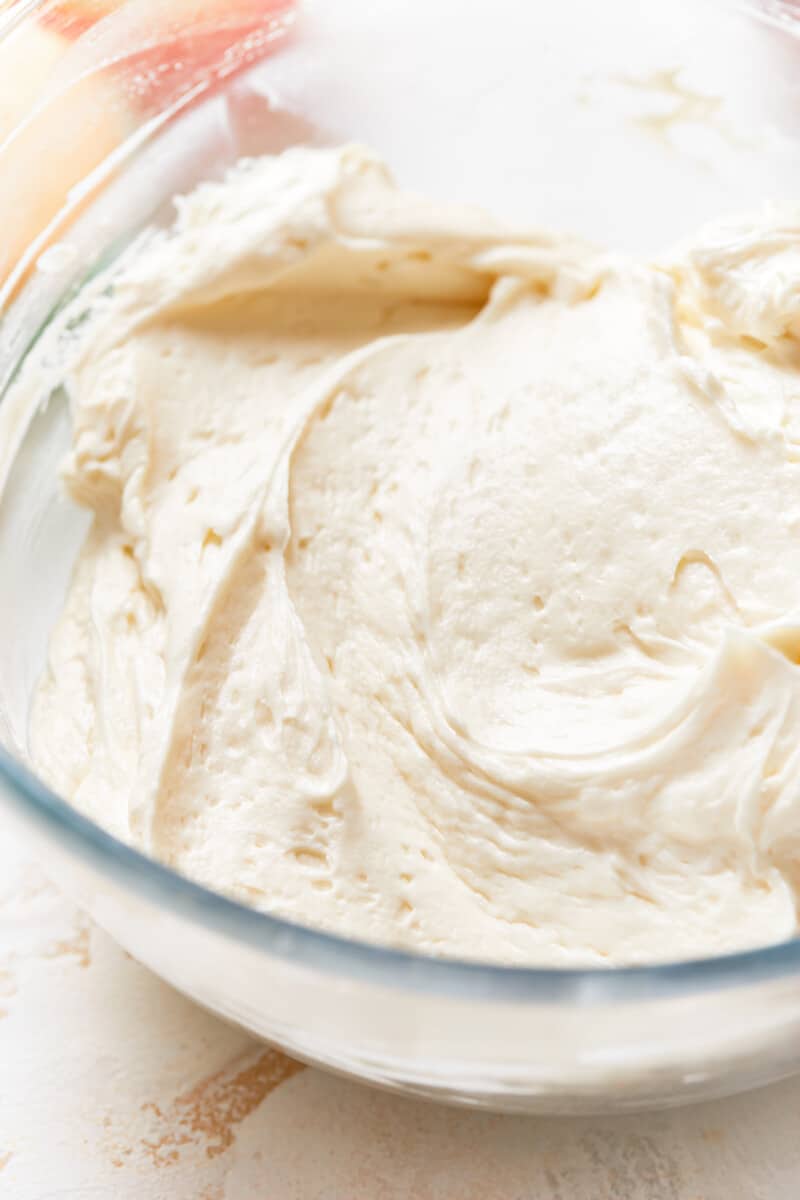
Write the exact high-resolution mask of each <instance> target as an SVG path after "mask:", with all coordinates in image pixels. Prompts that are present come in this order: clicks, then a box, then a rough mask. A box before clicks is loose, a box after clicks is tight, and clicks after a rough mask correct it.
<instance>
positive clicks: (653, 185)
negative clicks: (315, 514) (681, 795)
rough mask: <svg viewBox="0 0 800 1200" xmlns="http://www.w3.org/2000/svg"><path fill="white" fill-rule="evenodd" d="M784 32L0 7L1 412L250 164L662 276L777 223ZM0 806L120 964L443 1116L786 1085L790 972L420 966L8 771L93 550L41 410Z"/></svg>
mask: <svg viewBox="0 0 800 1200" xmlns="http://www.w3.org/2000/svg"><path fill="white" fill-rule="evenodd" d="M792 8H793V6H792V5H791V4H780V3H772V4H765V5H762V6H757V5H755V4H754V5H748V6H743V5H737V4H734V3H723V2H722V0H720V2H714V0H671V2H670V3H669V4H663V5H642V4H641V3H640V2H639V0H610V2H609V3H604V4H602V5H599V4H597V3H595V0H560V3H559V4H557V5H550V4H548V5H544V4H532V5H521V4H519V3H518V0H494V2H493V3H492V4H491V5H485V6H483V5H477V4H475V5H465V4H463V2H462V0H437V3H436V4H435V5H430V4H425V3H423V2H422V0H416V2H411V0H403V2H399V0H376V2H374V3H373V4H370V5H364V4H362V3H360V2H359V0H337V3H336V4H330V3H327V4H326V3H325V0H317V2H316V3H312V2H311V0H308V2H307V3H306V4H305V5H304V6H303V8H302V10H301V11H299V12H297V13H295V12H294V11H293V9H292V7H291V3H290V0H175V2H173V3H163V2H161V0H158V2H156V0H130V2H128V3H115V2H114V0H58V2H49V3H48V2H47V0H44V2H41V0H40V2H37V0H27V2H26V0H18V2H17V3H12V4H11V6H10V8H9V7H6V8H5V9H4V10H3V13H2V15H0V218H2V219H1V220H0V229H2V231H3V233H2V240H0V306H1V311H2V320H1V321H0V388H2V389H3V390H4V391H6V390H7V388H8V384H9V382H10V381H11V380H13V378H14V375H15V372H16V371H17V369H18V367H19V364H20V362H21V360H22V359H23V357H24V355H25V354H26V353H27V351H28V350H29V348H30V346H31V345H32V343H33V342H34V341H35V339H36V338H37V336H38V335H39V333H40V332H41V331H42V329H43V328H45V327H46V326H47V323H48V321H49V320H50V318H51V317H52V315H53V313H54V312H56V311H57V310H58V308H59V306H60V305H61V304H62V303H63V302H64V300H65V298H68V297H69V296H70V295H72V294H74V291H75V289H76V288H77V287H79V286H80V285H81V284H82V283H83V282H85V281H86V280H87V278H89V277H90V276H91V275H92V273H93V272H96V271H97V270H98V268H99V267H101V266H103V265H104V264H106V263H108V262H109V261H110V260H111V259H112V258H113V256H114V255H115V254H116V253H118V252H119V250H120V249H121V247H122V246H124V245H125V244H126V243H127V242H128V241H129V240H130V238H131V237H132V236H133V235H134V234H135V232H136V231H137V230H138V229H140V228H141V227H142V226H143V225H145V224H147V223H148V222H152V221H156V222H158V221H163V220H168V219H169V215H170V211H171V206H170V198H171V197H172V196H173V195H174V194H175V193H176V192H177V191H181V190H186V189H187V188H189V187H190V186H192V184H193V183H194V182H196V181H197V180H199V179H201V178H204V177H208V176H212V175H219V174H220V173H221V172H222V171H223V170H224V169H225V167H226V166H227V165H229V164H230V163H231V162H233V161H235V160H236V159H237V158H239V157H240V156H242V155H252V154H256V153H261V152H265V151H274V150H278V149H281V148H283V147H284V146H286V145H289V144H292V143H296V142H323V143H324V142H340V141H344V140H352V139H355V140H360V141H363V142H365V143H367V144H369V145H371V146H373V147H374V148H376V149H377V150H378V151H379V152H381V153H382V154H383V155H384V156H385V157H386V158H387V160H388V161H389V163H390V164H391V165H392V167H393V169H394V171H395V173H396V174H397V176H398V177H399V179H400V180H401V182H402V183H403V184H405V185H407V186H410V187H413V188H417V189H421V190H424V191H427V192H429V193H433V194H434V195H441V196H443V197H449V198H456V199H462V200H466V201H471V202H476V203H479V204H482V205H485V206H487V207H490V208H491V209H493V210H495V211H496V212H498V213H500V214H501V215H503V216H505V217H507V218H511V219H513V220H515V221H517V222H524V223H527V224H541V225H544V226H549V227H555V228H560V229H568V230H571V231H573V232H576V233H579V234H583V235H584V236H587V237H589V238H591V239H593V240H596V241H599V242H603V243H606V244H608V245H611V246H613V247H616V248H620V249H623V250H628V251H632V252H636V253H643V254H650V253H653V252H656V251H657V250H658V249H659V248H661V247H662V246H664V245H667V244H669V243H670V242H672V241H673V240H675V239H676V238H678V237H679V236H681V235H682V234H684V233H686V232H689V231H690V230H692V229H693V228H695V227H696V226H697V225H699V224H700V223H702V222H703V221H705V220H707V219H709V218H713V217H715V216H718V215H721V214H723V213H725V212H729V211H731V210H743V209H747V208H748V207H749V208H752V207H754V206H759V205H760V204H761V203H762V202H763V201H764V200H769V199H771V198H772V199H781V198H784V197H788V196H789V195H791V194H795V195H796V194H797V189H798V184H799V183H800V160H799V158H798V144H797V141H796V130H797V128H798V123H797V117H798V109H799V108H800V105H799V104H798V100H800V71H798V66H799V65H800V43H799V42H798V40H797V38H796V36H795V32H794V15H793V11H792ZM0 425H2V431H1V436H0V488H1V489H2V491H1V492H0V581H1V584H0V629H2V634H3V636H2V646H1V647H0V738H1V739H2V743H3V747H4V748H3V749H2V750H0V800H1V801H2V805H3V810H4V819H5V820H8V821H9V822H11V823H13V824H15V825H18V826H19V827H20V828H22V829H23V830H24V831H25V832H26V834H27V835H28V836H29V837H30V838H32V840H33V842H34V843H35V845H36V847H37V848H38V851H39V854H40V856H41V858H42V859H43V861H44V863H45V865H46V866H47V868H48V870H49V871H50V872H51V873H52V874H53V876H54V877H55V878H56V879H57V880H58V881H59V882H61V883H62V885H63V886H64V887H65V888H66V889H67V890H68V891H69V892H70V893H71V894H72V895H73V896H74V897H76V898H77V900H78V901H79V902H80V903H81V904H82V905H83V906H84V907H85V908H86V909H87V910H88V911H89V912H90V913H91V914H92V916H93V917H94V919H95V920H96V921H97V922H98V923H99V924H100V925H101V926H102V927H104V928H105V929H106V930H108V931H109V932H110V933H111V934H112V935H113V936H114V937H115V938H116V939H117V940H118V941H119V942H120V943H121V944H122V945H123V946H124V947H125V948H126V949H127V950H128V951H129V952H130V953H131V954H133V955H134V956H135V957H136V958H137V959H139V960H140V961H141V962H143V963H145V964H146V965H147V966H149V967H151V968H152V969H153V970H154V971H156V972H157V973H158V974H159V975H161V976H163V977H164V978H165V979H166V980H168V981H169V982H170V983H172V984H174V986H175V987H177V988H179V989H180V990H181V991H183V992H185V993H186V994H187V995H189V996H191V997H193V998H194V999H195V1000H197V1001H198V1002H199V1003H201V1004H203V1005H205V1006H206V1007H207V1008H209V1009H211V1010H213V1011H214V1012H216V1013H218V1014H220V1015H221V1016H223V1017H225V1018H227V1019H229V1020H231V1021H234V1022H236V1023H238V1024H239V1025H241V1026H243V1027H244V1028H246V1029H248V1030H250V1031H251V1032H252V1033H254V1034H256V1035H257V1036H259V1037H263V1038H265V1039H267V1040H269V1041H272V1042H275V1043H277V1044H278V1045H280V1046H282V1047H283V1048H284V1049H286V1050H287V1051H288V1052H290V1053H291V1054H294V1055H296V1056H297V1057H299V1058H302V1059H305V1060H306V1061H308V1062H313V1063H317V1064H320V1065H322V1066H325V1067H329V1068H331V1069H334V1070H337V1071H340V1072H343V1073H346V1074H348V1075H351V1076H355V1077H357V1078H359V1079H363V1080H367V1081H369V1082H371V1083H375V1084H380V1085H384V1086H387V1087H392V1088H395V1089H400V1090H403V1091H406V1092H411V1093H416V1094H420V1095H425V1096H429V1097H436V1098H440V1099H444V1100H451V1101H458V1102H462V1103H469V1104H474V1105H482V1106H486V1107H491V1108H496V1109H505V1110H518V1111H531V1112H533V1111H541V1112H549V1113H580V1112H592V1111H602V1112H604V1113H608V1112H613V1111H621V1110H626V1109H632V1108H639V1107H646V1106H653V1105H662V1104H672V1103H679V1102H684V1101H687V1100H690V1099H700V1098H705V1097H709V1096H715V1095H721V1094H724V1093H729V1092H732V1091H736V1090H739V1089H744V1088H747V1087H752V1086H754V1085H756V1084H760V1083H765V1082H767V1081H768V1080H772V1079H775V1078H777V1077H779V1076H781V1075H785V1074H787V1073H789V1072H792V1071H794V1070H797V1069H798V1067H800V942H798V941H796V940H795V941H792V942H789V943H786V944H782V945H778V946H772V947H768V948H766V949H762V950H757V951H753V952H749V953H743V954H736V955H730V956H727V957H719V958H712V959H707V960H704V961H699V962H691V963H680V964H675V965H663V966H654V967H638V968H620V969H607V968H606V969H594V968H593V969H586V970H539V969H524V968H518V967H495V966H487V965H483V964H478V963H470V962H456V961H451V960H434V959H431V958H427V957H423V956H420V955H414V954H408V953H401V952H398V951H394V950H390V949H385V948H380V947H376V946H372V945H367V944H363V943H359V942H356V941H348V940H345V939H342V938H339V937H335V936H331V935H328V934H325V933H321V932H318V931H315V930H312V929H308V928H304V927H302V926H300V925H297V924H292V923H290V922H287V921H284V920H279V919H276V918H273V917H270V916H266V915H263V914H261V913H257V912H255V911H251V910H249V909H247V908H244V907H242V906H241V905H239V904H237V903H234V902H232V901H231V900H228V899H226V898H224V897H223V896H220V895H217V894H214V893H213V892H211V891H208V890H206V889H205V888H202V887H199V886H197V885H196V884H194V883H192V882H191V881H189V880H187V879H185V878H182V877H181V876H179V875H178V874H176V873H175V872H173V871H171V870H169V869H167V868H165V867H163V866H161V865H159V864H158V863H156V862H154V861H151V860H149V859H147V858H146V857H144V856H143V855H141V854H139V853H138V852H137V851H136V850H133V849H131V848H129V847H128V846H125V845H123V844H121V843H120V842H118V841H116V840H115V839H114V838H112V837H110V836H109V835H108V834H107V833H105V832H104V831H103V830H102V829H100V828H99V827H98V826H97V825H95V824H93V823H92V822H91V821H89V820H87V819H85V818H84V817H83V816H81V815H80V814H79V813H78V812H76V811H75V810H73V809H72V808H71V807H70V806H69V805H67V804H66V803H64V802H63V801H62V800H60V799H59V798H58V797H57V796H55V795H53V794H52V792H50V791H49V790H48V789H47V788H46V787H45V786H43V785H42V783H40V782H39V781H38V780H37V779H36V778H35V777H34V775H33V774H32V773H31V771H30V770H29V768H28V766H27V765H26V763H27V720H28V711H29V705H30V699H31V693H32V689H33V687H34V685H35V682H36V680H37V678H38V676H39V674H40V672H41V670H42V667H43V664H44V660H45V652H46V646H47V640H48V635H49V632H50V629H51V627H52V625H53V623H54V621H55V619H56V616H57V614H58V612H59V610H60V606H61V603H62V601H63V597H64V592H65V588H66V586H67V583H68V580H69V576H70V571H71V568H72V564H73V562H74V558H75V555H76V552H77V549H78V547H79V545H80V541H81V538H82V536H83V533H84V530H85V516H84V515H83V514H81V513H80V511H79V510H77V509H75V508H74V507H72V506H71V505H70V504H69V503H68V502H67V500H66V499H65V497H64V496H63V494H62V492H61V489H60V486H59V483H58V477H57V466H58V463H59V460H60V457H61V455H62V453H63V451H64V449H65V447H66V444H67V438H68V432H69V430H68V417H67V414H66V411H65V408H64V404H63V397H61V396H60V395H59V392H58V389H57V388H56V389H55V390H54V391H53V392H52V394H50V395H47V396H44V395H43V396H41V397H38V398H37V403H36V404H35V405H34V406H33V407H32V408H31V409H30V410H23V409H22V408H19V409H15V407H14V405H13V404H11V402H10V399H9V398H6V400H5V402H4V404H3V405H2V407H0Z"/></svg>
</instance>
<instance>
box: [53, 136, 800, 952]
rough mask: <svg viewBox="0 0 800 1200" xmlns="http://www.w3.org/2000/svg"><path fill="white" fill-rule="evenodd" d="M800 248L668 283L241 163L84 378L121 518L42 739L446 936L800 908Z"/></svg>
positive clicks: (767, 235) (399, 918)
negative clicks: (798, 337)
mask: <svg viewBox="0 0 800 1200" xmlns="http://www.w3.org/2000/svg"><path fill="white" fill-rule="evenodd" d="M798 259H800V230H798V228H797V227H795V226H793V225H791V224H790V223H786V222H782V221H781V220H780V219H779V218H777V217H776V218H774V219H773V218H764V220H763V221H762V222H761V224H758V223H753V222H751V223H741V224H733V223H732V224H729V225H727V226H720V227H718V228H717V229H715V230H710V231H707V232H705V233H703V234H701V235H699V236H698V237H697V238H696V239H695V240H694V241H693V242H691V243H687V244H686V245H685V246H683V247H681V248H680V249H679V250H678V251H676V252H675V254H674V255H672V256H671V257H670V258H668V259H665V260H664V261H663V262H662V263H660V264H658V265H656V266H646V265H640V264H636V263H632V262H630V261H627V260H624V259H621V258H618V257H615V256H611V255H606V254H601V253H599V252H598V251H596V250H594V249H592V248H590V247H587V246H585V245H583V244H582V243H580V242H578V241H575V240H570V239H566V238H559V237H554V236H550V235H547V234H544V233H533V234H531V233H520V232H519V231H514V230H508V229H506V228H504V227H503V226H501V225H499V224H497V223H495V222H493V221H492V220H490V219H489V218H488V217H486V216H484V215H482V214H479V213H476V212H473V211H471V210H468V209H464V208H461V207H448V206H443V205H439V204H434V203H432V202H428V201H425V200H422V199H420V198H418V197H415V196H411V195H409V194H407V193H404V192H402V191H400V190H399V189H397V188H396V186H395V185H394V183H393V182H392V180H391V178H390V176H389V175H388V173H387V172H386V170H385V168H384V167H383V166H382V164H381V163H380V162H378V161H377V160H375V159H374V158H373V157H372V156H371V155H370V154H369V153H367V152H366V151H363V150H361V149H359V148H356V147H345V148H343V149H340V150H292V151H289V152H286V153H285V154H283V155H281V156H278V157H276V158H269V159H263V160H258V161H255V162H252V163H247V164H243V165H242V166H241V167H240V168H238V169H237V170H236V171H235V172H233V173H232V174H231V175H230V176H229V177H228V178H227V179H226V180H225V181H223V182H222V183H218V184H206V185H203V186H202V187H201V188H199V189H198V190H197V191H196V192H195V193H193V194H192V195H190V196H188V197H185V198H183V199H181V201H180V202H179V209H178V217H177V221H176V224H175V226H174V228H173V229H172V230H170V231H169V232H167V233H161V234H157V235H153V236H152V237H151V238H150V239H149V240H147V241H146V242H145V243H144V244H143V245H142V246H141V247H140V248H139V249H138V251H137V253H135V254H134V255H131V256H129V257H128V258H127V259H126V260H125V262H124V263H123V265H122V266H121V267H120V268H119V270H118V271H117V272H116V273H115V274H114V275H113V277H112V281H111V283H112V286H111V289H110V294H109V296H108V297H107V298H106V300H105V301H104V303H103V304H102V306H101V307H100V308H99V309H98V311H97V312H96V313H95V314H94V316H93V317H92V319H91V320H90V321H88V322H87V323H86V326H85V329H84V330H83V331H82V335H81V338H80V342H79V346H78V349H77V350H75V351H73V352H72V353H71V357H70V361H69V363H68V365H67V368H66V370H65V386H66V388H67V390H68V393H69V396H70V400H71V406H72V418H73V443H72V448H71V451H70V454H69V457H68V460H67V463H66V466H65V479H66V483H67V487H68V488H69V491H70V492H71V494H72V495H73V496H74V497H75V498H76V499H77V500H78V501H79V502H80V503H81V504H83V505H85V506H86V507H88V508H89V509H90V510H91V512H92V514H93V524H92V528H91V532H90V534H89V537H88V539H87V542H86V544H85V546H84V549H83V551H82V554H81V556H80V559H79V562H78V565H77V568H76V572H75V576H74V580H73V584H72V587H71V591H70V595H69V598H68V601H67V605H66V609H65V612H64V614H63V617H62V619H61V621H60V623H59V625H58V627H57V629H56V630H55V632H54V635H53V639H52V644H51V652H50V663H49V667H48V670H47V673H46V676H45V678H44V679H43V680H42V683H41V686H40V688H39V691H38V695H37V698H36V703H35V708H34V712H33V716H32V724H31V743H32V751H33V758H34V761H35V763H36V765H37V766H38V768H39V770H40V771H41V772H42V773H43V774H44V775H45V777H46V778H47V779H48V780H49V781H50V782H51V783H52V784H53V785H54V786H55V787H56V788H58V789H59V790H60V791H61V792H63V793H64V794H65V795H66V796H67V797H68V798H70V799H71V800H72V801H73V802H74V803H75V804H76V805H77V806H78V807H79V808H81V809H82V810H84V811H86V812H87V813H89V814H90V815H91V816H93V817H95V818H96V819H97V820H98V821H100V822H101V823H102V824H103V825H105V826H106V827H108V828H109V829H111V830H112V831H113V832H114V833H116V834H118V835H119V836H121V837H123V838H126V839H129V840H132V841H133V842H135V843H136V844H137V845H140V846H141V847H143V848H144V849H146V850H147V851H149V852H150V853H152V854H154V855H156V856H157V857H158V858H160V859H162V860H164V861H166V862H167V863H169V864H171V865H173V866H175V867H176V868H178V869H179V870H181V871H183V872H185V873H186V874H188V875H191V876H193V877H194V878H196V879H199V880H200V881H202V882H204V883H207V884H209V885H211V886H212V887H216V888H218V889H221V890H223V891H226V892H228V893H230V894H233V895H234V896H237V897H239V898H241V899H243V900H245V901H247V902H249V903H251V904H254V905H256V906H257V907H260V908H264V909H268V910H270V911H274V912H277V913H280V914H283V915H285V916H289V917H292V918H296V919H299V920H302V921H305V922H309V923H312V924H316V925H321V926H324V927H326V928H331V929H335V930H337V931H339V932H343V933H346V934H350V935H354V936H358V937H364V938H367V939H370V940H377V941H383V942H390V943H392V944H401V945H407V946H411V947H416V948H419V949H422V950H426V951H430V952H434V953H447V954H457V955H460V956H469V957H477V958H485V959H497V960H503V961H516V962H530V963H551V964H570V963H579V962H605V961H611V962H640V961H648V960H658V959H671V958H681V957H693V956H697V955H701V954H706V953H716V952H721V951H724V950H729V949H734V948H739V947H746V946H755V945H759V944H764V943H767V942H770V941H775V940H777V939H779V938H781V937H785V936H789V935H790V934H792V933H793V932H794V931H795V928H796V898H797V891H798V888H799V887H800V873H799V872H798V869H797V866H796V862H797V855H798V849H800V736H798V735H799V733H800V668H798V666H797V665H796V660H797V657H798V650H800V454H799V453H798V447H800V350H798V344H797V341H796V334H797V332H798V325H797V320H798V294H797V282H796V280H797V278H798V277H800V276H798V275H797V271H796V270H795V267H797V266H798V265H800V264H799V263H798Z"/></svg>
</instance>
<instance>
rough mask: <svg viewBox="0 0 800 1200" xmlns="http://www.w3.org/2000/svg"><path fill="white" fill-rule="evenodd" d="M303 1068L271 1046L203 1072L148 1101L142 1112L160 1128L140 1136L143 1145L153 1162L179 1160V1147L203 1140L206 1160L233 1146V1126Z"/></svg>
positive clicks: (164, 1162)
mask: <svg viewBox="0 0 800 1200" xmlns="http://www.w3.org/2000/svg"><path fill="white" fill-rule="evenodd" d="M302 1070H304V1066H303V1064H302V1063H298V1062H295V1061H294V1060H293V1059H291V1058H288V1057H287V1056H286V1055H285V1054H282V1053H281V1051H280V1050H273V1049H271V1048H267V1049H263V1050H256V1051H251V1052H248V1053H246V1054H244V1055H241V1056H240V1057H239V1058H237V1059H235V1060H234V1061H233V1062H232V1063H230V1064H229V1065H228V1066H227V1067H224V1068H223V1069H222V1070H221V1071H216V1072H215V1073H214V1074H213V1075H209V1076H207V1077H206V1078H205V1079H202V1080H201V1081H200V1082H199V1083H197V1084H195V1085H194V1086H193V1087H191V1088H190V1089H189V1090H188V1091H186V1092H184V1093H183V1094H181V1095H179V1096H177V1097H176V1099H175V1100H173V1101H172V1103H171V1104H170V1105H169V1106H168V1107H166V1108H161V1107H160V1106H159V1105H158V1104H154V1103H150V1104H146V1105H144V1106H143V1111H147V1112H150V1113H152V1114H153V1116H154V1117H155V1118H156V1119H157V1121H158V1123H159V1125H160V1126H161V1127H162V1129H163V1132H162V1133H161V1134H160V1135H159V1136H157V1137H155V1138H145V1139H143V1140H142V1143H141V1145H142V1148H143V1149H144V1150H145V1151H146V1153H147V1154H149V1156H150V1157H151V1159H152V1161H153V1163H154V1164H155V1165H157V1166H169V1165H171V1164H173V1163H176V1162H177V1161H178V1158H179V1156H180V1149H181V1147H183V1146H188V1145H191V1144H195V1145H196V1144H198V1143H204V1144H205V1152H206V1155H207V1157H208V1158H215V1157H216V1156H217V1155H219V1154H223V1153H224V1152H225V1151H226V1150H227V1149H228V1148H229V1147H230V1146H232V1145H233V1141H234V1138H235V1136H236V1132H235V1131H236V1126H237V1125H238V1124H239V1123H240V1122H241V1121H243V1120H244V1119H245V1117H248V1116H249V1115H250V1113H252V1112H254V1111H255V1109H257V1108H258V1106H259V1105H260V1104H261V1103H262V1101H263V1100H265V1099H266V1097H267V1096H268V1095H269V1094H270V1093H271V1092H273V1091H274V1090H275V1089H276V1088H277V1087H280V1085H281V1084H282V1083H285V1082H286V1080H287V1079H291V1077H292V1076H293V1075H296V1074H297V1073H298V1072H299V1071H302Z"/></svg>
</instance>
